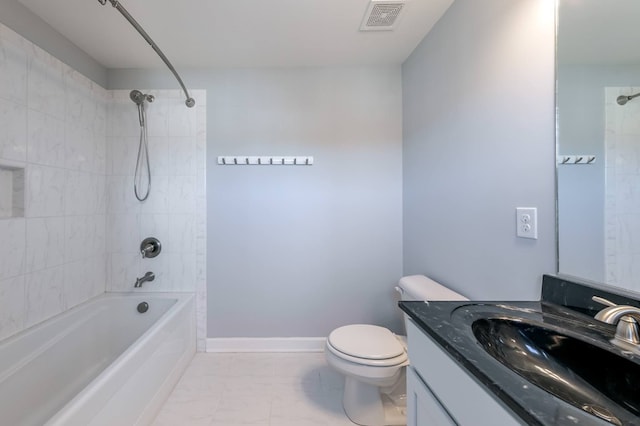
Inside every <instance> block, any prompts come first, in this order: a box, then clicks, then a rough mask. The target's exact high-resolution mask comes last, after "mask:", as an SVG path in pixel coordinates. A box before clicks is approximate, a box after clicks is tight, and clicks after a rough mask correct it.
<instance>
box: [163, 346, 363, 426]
mask: <svg viewBox="0 0 640 426" xmlns="http://www.w3.org/2000/svg"><path fill="white" fill-rule="evenodd" d="M343 387H344V384H343V379H342V377H341V376H340V375H338V374H337V373H336V372H334V371H333V370H331V369H330V368H329V366H327V364H326V362H325V360H324V354H323V353H232V354H218V353H197V354H196V355H195V357H194V358H193V360H192V361H191V364H190V365H189V367H188V368H187V370H186V372H185V374H184V375H183V376H182V379H180V381H179V382H178V384H177V385H176V387H175V389H174V390H173V392H172V393H171V395H170V396H169V398H168V399H167V401H166V403H165V405H164V407H163V408H162V410H161V411H160V413H159V414H158V416H157V417H156V419H155V421H154V423H153V424H152V426H240V425H244V426H246V425H251V426H353V425H354V423H352V422H351V421H349V419H348V418H347V416H346V415H345V414H344V411H343V410H342V393H343Z"/></svg>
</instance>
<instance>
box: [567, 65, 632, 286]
mask: <svg viewBox="0 0 640 426" xmlns="http://www.w3.org/2000/svg"><path fill="white" fill-rule="evenodd" d="M607 86H621V87H623V86H640V66H639V65H619V66H612V65H588V64H587V65H585V64H582V65H578V64H559V66H558V120H559V126H558V140H559V145H558V153H559V154H595V155H597V156H598V162H597V163H596V164H595V165H593V166H589V167H569V166H565V167H558V200H559V201H558V219H559V227H558V231H559V232H558V242H559V261H560V262H559V263H560V265H559V270H560V272H562V273H565V274H569V275H574V276H578V277H582V278H588V279H590V280H594V281H598V282H605V268H604V264H605V263H604V261H605V259H604V230H605V225H604V184H605V170H604V166H605V146H604V136H605V128H604V127H605V122H604V120H605V111H604V88H605V87H607Z"/></svg>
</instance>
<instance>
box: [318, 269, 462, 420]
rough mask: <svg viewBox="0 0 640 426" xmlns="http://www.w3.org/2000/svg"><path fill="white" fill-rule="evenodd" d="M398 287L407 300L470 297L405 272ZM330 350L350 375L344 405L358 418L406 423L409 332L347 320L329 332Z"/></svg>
mask: <svg viewBox="0 0 640 426" xmlns="http://www.w3.org/2000/svg"><path fill="white" fill-rule="evenodd" d="M396 290H397V291H398V292H399V293H400V299H401V300H427V301H428V300H432V301H435V300H469V299H467V298H466V297H464V296H462V295H460V294H458V293H456V292H455V291H453V290H451V289H449V288H447V287H445V286H443V285H442V284H439V283H437V282H435V281H433V280H432V279H430V278H427V277H425V276H424V275H411V276H407V277H403V278H401V279H400V281H399V282H398V286H397V287H396ZM407 318H408V317H407V316H406V315H405V322H406V320H407ZM324 352H325V356H326V359H327V363H328V364H329V365H330V366H331V367H332V368H334V369H335V370H337V371H338V372H340V373H342V374H344V376H345V384H344V396H343V398H342V405H343V407H344V411H345V413H346V414H347V416H348V417H349V419H351V421H352V422H354V423H356V424H359V425H363V426H399V425H406V375H405V373H406V367H407V365H409V357H408V355H407V344H406V338H405V337H404V336H398V335H395V334H394V333H392V332H391V331H390V330H388V329H386V328H384V327H379V326H376V325H369V324H352V325H346V326H343V327H339V328H337V329H335V330H333V331H332V332H331V333H330V334H329V337H328V338H327V340H326V343H325V351H324Z"/></svg>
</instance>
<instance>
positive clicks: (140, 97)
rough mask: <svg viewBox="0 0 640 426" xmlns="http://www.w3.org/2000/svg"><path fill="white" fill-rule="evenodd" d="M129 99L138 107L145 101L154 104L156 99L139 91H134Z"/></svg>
mask: <svg viewBox="0 0 640 426" xmlns="http://www.w3.org/2000/svg"><path fill="white" fill-rule="evenodd" d="M129 97H130V98H131V100H132V101H133V102H134V103H135V104H136V105H142V103H143V102H144V101H147V102H153V101H154V99H155V97H154V96H153V95H147V94H145V93H142V92H141V91H139V90H132V91H131V93H129Z"/></svg>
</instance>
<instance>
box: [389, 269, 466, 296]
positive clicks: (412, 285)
mask: <svg viewBox="0 0 640 426" xmlns="http://www.w3.org/2000/svg"><path fill="white" fill-rule="evenodd" d="M396 290H397V291H398V292H399V293H400V300H432V301H435V300H469V299H467V298H466V297H464V296H463V295H461V294H459V293H456V292H455V291H453V290H451V289H450V288H447V287H445V286H443V285H442V284H440V283H437V282H435V281H434V280H432V279H431V278H428V277H425V276H424V275H409V276H406V277H402V278H400V281H399V282H398V286H397V287H396Z"/></svg>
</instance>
